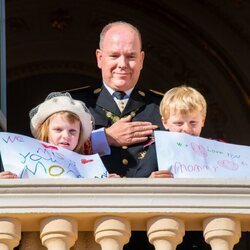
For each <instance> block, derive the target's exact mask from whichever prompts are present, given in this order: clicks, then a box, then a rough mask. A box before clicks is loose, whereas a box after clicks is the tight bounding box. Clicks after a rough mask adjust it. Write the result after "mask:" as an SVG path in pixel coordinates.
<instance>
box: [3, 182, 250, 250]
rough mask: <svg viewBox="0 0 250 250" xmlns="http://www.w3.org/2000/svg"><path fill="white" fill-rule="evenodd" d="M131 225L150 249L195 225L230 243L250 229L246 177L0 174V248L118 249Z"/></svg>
mask: <svg viewBox="0 0 250 250" xmlns="http://www.w3.org/2000/svg"><path fill="white" fill-rule="evenodd" d="M131 230H137V231H140V230H143V231H147V235H148V240H149V241H150V243H151V244H153V245H154V246H155V249H156V250H172V249H175V248H176V246H177V245H178V244H179V243H180V242H181V241H182V238H183V236H184V235H185V232H186V231H196V230H200V231H203V235H204V240H205V241H206V242H207V243H208V244H210V245H211V248H212V250H230V249H233V247H234V245H235V244H236V243H237V242H238V241H239V239H240V237H241V232H244V231H249V230H250V179H42V180H40V179H39V180H38V179H37V180H35V179H33V180H28V179H22V180H3V179H2V180H0V250H5V249H13V248H14V247H15V246H18V245H19V249H36V250H39V249H49V250H66V249H70V248H71V249H81V250H85V249H86V250H87V249H88V250H96V249H103V250H120V249H122V248H123V245H124V244H126V243H127V242H128V241H129V238H130V235H131Z"/></svg>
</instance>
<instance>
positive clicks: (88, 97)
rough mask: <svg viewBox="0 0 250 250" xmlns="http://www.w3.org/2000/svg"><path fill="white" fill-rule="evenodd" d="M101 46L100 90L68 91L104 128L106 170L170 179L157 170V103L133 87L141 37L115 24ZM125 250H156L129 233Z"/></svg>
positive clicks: (98, 55) (103, 36) (152, 96)
mask: <svg viewBox="0 0 250 250" xmlns="http://www.w3.org/2000/svg"><path fill="white" fill-rule="evenodd" d="M99 45H100V49H97V50H96V58H97V64H98V67H99V68H100V69H101V71H102V80H103V85H102V86H101V88H98V89H96V90H94V91H93V89H91V88H83V89H78V90H75V91H71V95H72V96H73V98H75V99H80V100H82V101H84V102H85V103H86V105H87V106H88V108H89V109H90V112H91V113H92V115H93V116H94V118H95V128H96V129H99V128H105V129H104V132H105V135H106V138H107V141H108V144H109V145H110V148H111V154H110V155H106V156H103V157H102V160H103V162H104V164H105V166H106V168H107V170H108V171H109V173H115V174H118V175H120V176H121V177H149V176H150V177H172V174H171V173H169V172H168V171H158V168H157V160H156V154H155V148H154V143H153V138H152V134H153V130H154V129H155V128H156V127H159V128H163V127H162V123H161V118H160V114H159V106H158V104H159V102H160V100H161V98H157V96H156V95H155V94H153V93H149V92H142V91H140V90H139V89H138V88H137V87H136V84H137V81H138V78H139V76H140V71H141V69H142V67H143V60H144V52H143V51H142V45H141V36H140V32H139V31H138V30H137V28H135V27H134V26H132V25H131V24H128V23H124V22H114V23H111V24H108V25H107V26H105V27H104V28H103V30H102V32H101V35H100V44H99ZM155 125H157V126H155ZM138 170H140V171H138ZM138 173H140V174H138ZM124 249H127V250H142V249H144V250H149V249H154V247H153V246H152V245H151V244H150V243H149V242H148V239H147V236H146V233H145V232H133V233H132V237H131V239H130V242H129V243H128V244H127V245H126V246H124Z"/></svg>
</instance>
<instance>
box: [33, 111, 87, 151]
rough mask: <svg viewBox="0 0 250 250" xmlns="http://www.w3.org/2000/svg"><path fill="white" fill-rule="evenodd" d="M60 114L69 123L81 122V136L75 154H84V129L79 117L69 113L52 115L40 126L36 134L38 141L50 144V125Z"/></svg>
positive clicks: (63, 112)
mask: <svg viewBox="0 0 250 250" xmlns="http://www.w3.org/2000/svg"><path fill="white" fill-rule="evenodd" d="M58 114H60V115H61V116H62V117H63V118H64V119H65V120H66V121H68V122H69V123H70V124H72V123H74V122H76V121H79V124H80V134H79V138H78V143H77V145H76V147H75V149H74V152H77V153H79V154H83V153H84V139H83V127H82V123H81V121H80V119H79V117H78V116H77V115H76V114H74V113H72V112H69V111H60V112H56V113H54V114H52V115H51V116H49V117H48V118H47V119H46V120H45V121H44V122H43V123H42V124H40V126H39V128H38V129H37V133H36V138H37V139H38V140H41V141H45V142H49V141H48V140H49V124H50V121H51V119H52V118H53V117H54V116H55V115H58Z"/></svg>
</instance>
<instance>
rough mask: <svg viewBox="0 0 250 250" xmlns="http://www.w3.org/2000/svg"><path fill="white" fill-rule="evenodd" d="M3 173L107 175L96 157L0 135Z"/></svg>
mask: <svg viewBox="0 0 250 250" xmlns="http://www.w3.org/2000/svg"><path fill="white" fill-rule="evenodd" d="M0 151H1V158H2V163H3V166H4V170H5V171H11V172H13V173H15V174H17V175H18V177H19V178H106V177H107V175H108V172H107V170H106V168H105V167H104V165H103V163H102V160H101V159H100V157H99V155H98V154H94V155H81V154H77V153H75V152H73V151H71V150H68V149H65V148H62V147H58V146H55V145H52V144H49V143H45V142H42V141H39V140H36V139H34V138H31V137H28V136H24V135H19V134H13V133H6V132H1V133H0Z"/></svg>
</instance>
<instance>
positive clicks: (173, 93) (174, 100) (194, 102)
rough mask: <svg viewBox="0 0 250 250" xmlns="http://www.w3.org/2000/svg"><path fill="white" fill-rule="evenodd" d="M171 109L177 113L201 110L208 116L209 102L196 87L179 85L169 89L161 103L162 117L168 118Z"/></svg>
mask: <svg viewBox="0 0 250 250" xmlns="http://www.w3.org/2000/svg"><path fill="white" fill-rule="evenodd" d="M170 111H173V112H175V113H184V114H186V113H188V112H192V111H199V112H201V114H202V117H203V118H204V120H205V118H206V114H207V103H206V100H205V98H204V96H203V95H202V94H201V93H200V92H199V91H197V90H196V89H194V88H192V87H188V86H185V85H183V86H179V87H175V88H172V89H170V90H169V91H167V92H166V93H165V95H164V97H163V99H162V101H161V103H160V114H161V116H162V118H164V119H168V118H169V115H170Z"/></svg>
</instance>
